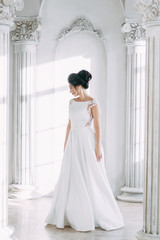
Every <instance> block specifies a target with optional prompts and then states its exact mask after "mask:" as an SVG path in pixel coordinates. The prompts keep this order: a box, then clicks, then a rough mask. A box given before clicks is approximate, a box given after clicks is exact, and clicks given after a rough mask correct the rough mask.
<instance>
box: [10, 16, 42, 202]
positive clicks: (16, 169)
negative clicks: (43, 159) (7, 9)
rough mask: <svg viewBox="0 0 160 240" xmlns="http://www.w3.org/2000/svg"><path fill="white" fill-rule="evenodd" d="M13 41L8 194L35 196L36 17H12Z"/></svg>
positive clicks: (24, 196)
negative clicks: (13, 19)
mask: <svg viewBox="0 0 160 240" xmlns="http://www.w3.org/2000/svg"><path fill="white" fill-rule="evenodd" d="M15 24H16V29H15V30H14V31H13V32H12V42H13V45H14V60H13V61H14V126H13V132H14V136H13V138H14V147H13V149H14V152H13V184H12V185H10V192H9V197H10V198H14V197H17V198H27V199H30V198H37V197H39V196H40V195H39V194H37V193H36V191H35V189H36V187H35V186H34V183H35V137H34V136H35V78H36V47H37V44H38V41H39V31H38V28H39V20H38V19H37V18H16V21H15Z"/></svg>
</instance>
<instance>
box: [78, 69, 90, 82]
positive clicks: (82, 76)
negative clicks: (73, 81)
mask: <svg viewBox="0 0 160 240" xmlns="http://www.w3.org/2000/svg"><path fill="white" fill-rule="evenodd" d="M77 76H78V77H79V78H80V79H81V80H82V82H85V83H88V82H89V81H90V80H91V79H92V75H91V74H90V73H89V72H88V71H86V70H81V71H79V72H78V73H77Z"/></svg>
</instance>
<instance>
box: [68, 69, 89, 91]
mask: <svg viewBox="0 0 160 240" xmlns="http://www.w3.org/2000/svg"><path fill="white" fill-rule="evenodd" d="M91 79H92V75H91V74H90V73H89V72H88V71H86V70H81V71H80V72H78V73H71V74H70V75H69V77H68V82H69V83H70V84H72V85H73V86H74V87H76V86H78V85H81V86H82V87H83V88H85V89H87V88H88V87H89V81H90V80H91Z"/></svg>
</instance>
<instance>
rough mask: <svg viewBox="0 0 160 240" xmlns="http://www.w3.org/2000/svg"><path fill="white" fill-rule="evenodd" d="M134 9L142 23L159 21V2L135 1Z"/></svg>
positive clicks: (153, 0)
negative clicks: (139, 15)
mask: <svg viewBox="0 0 160 240" xmlns="http://www.w3.org/2000/svg"><path fill="white" fill-rule="evenodd" d="M135 8H136V11H137V12H139V13H140V14H141V18H142V20H143V21H152V20H160V0H137V3H136V6H135Z"/></svg>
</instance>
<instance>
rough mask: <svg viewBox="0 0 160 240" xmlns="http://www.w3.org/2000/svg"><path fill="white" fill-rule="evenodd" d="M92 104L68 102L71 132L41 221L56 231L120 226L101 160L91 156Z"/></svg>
mask: <svg viewBox="0 0 160 240" xmlns="http://www.w3.org/2000/svg"><path fill="white" fill-rule="evenodd" d="M96 104H97V101H96V100H95V99H92V100H90V101H86V102H78V101H76V100H74V99H72V100H70V105H69V116H70V119H71V130H70V132H69V136H68V140H67V143H66V147H65V151H64V154H63V160H62V165H61V171H60V175H59V179H58V182H57V184H56V187H55V191H54V194H53V199H52V203H51V208H50V211H49V214H48V216H47V218H46V220H45V222H46V223H47V224H53V225H56V226H57V227H58V228H64V226H71V227H72V228H74V229H75V230H77V231H90V230H95V227H101V228H102V229H105V230H108V231H109V230H113V229H118V228H121V227H123V226H124V221H123V217H122V214H121V212H120V209H119V207H118V205H117V202H116V201H115V198H114V196H113V193H112V191H111V188H110V185H109V182H108V179H107V176H106V172H105V167H104V159H103V157H102V159H101V160H100V161H97V158H96V155H95V140H96V138H95V131H94V128H93V124H91V123H92V115H91V107H93V106H94V105H96ZM102 153H103V148H102Z"/></svg>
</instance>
